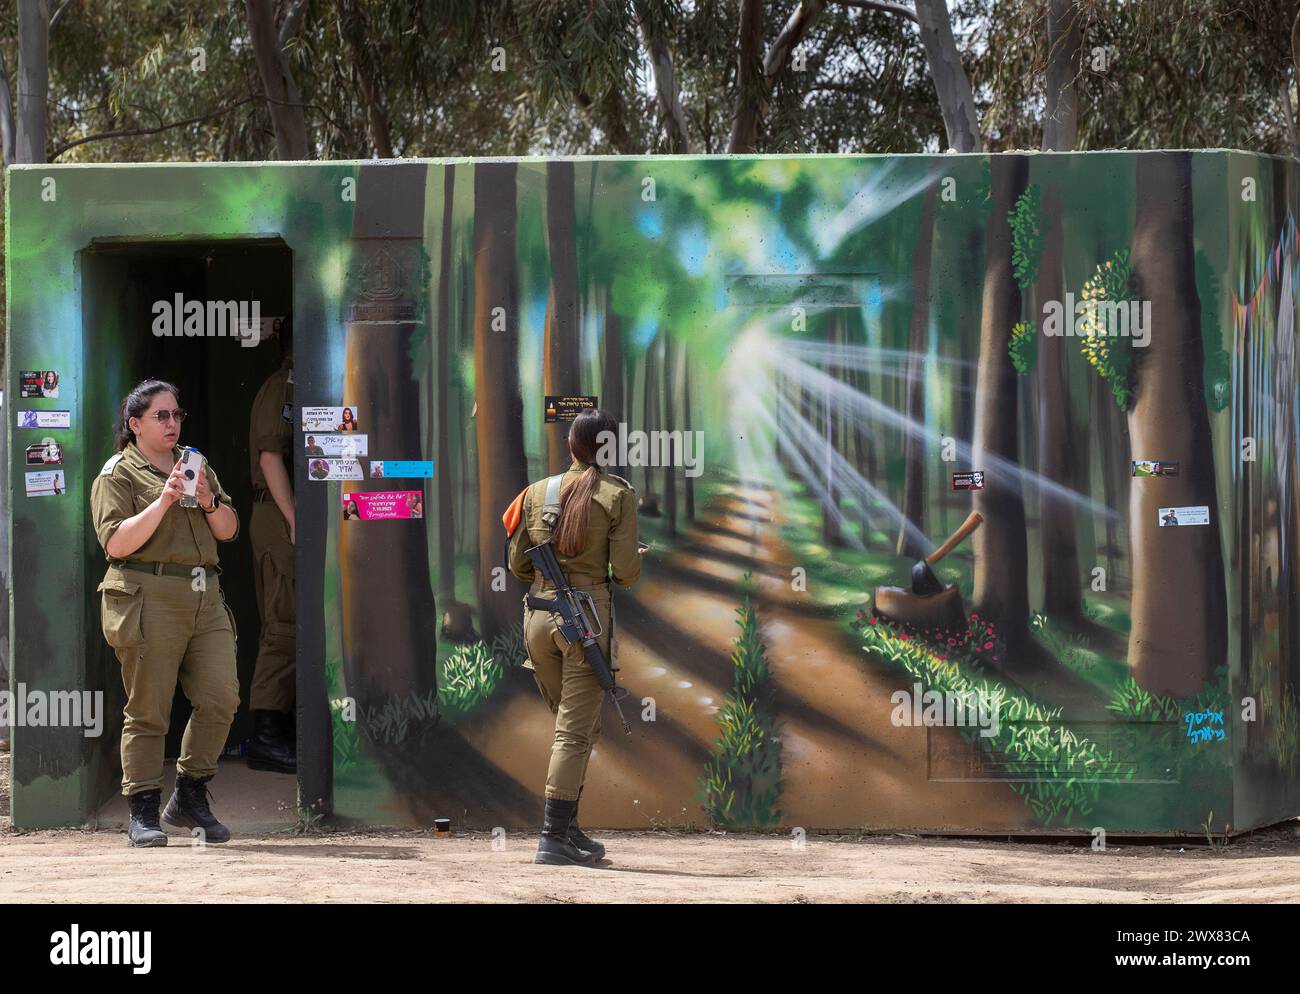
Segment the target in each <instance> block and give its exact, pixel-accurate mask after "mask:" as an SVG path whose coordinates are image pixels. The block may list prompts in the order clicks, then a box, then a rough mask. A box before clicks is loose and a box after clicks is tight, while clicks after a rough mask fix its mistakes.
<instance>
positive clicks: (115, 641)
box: [99, 577, 144, 649]
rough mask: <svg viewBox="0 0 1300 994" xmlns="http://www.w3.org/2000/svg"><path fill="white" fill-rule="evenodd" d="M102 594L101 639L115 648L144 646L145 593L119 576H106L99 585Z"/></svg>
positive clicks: (139, 587)
mask: <svg viewBox="0 0 1300 994" xmlns="http://www.w3.org/2000/svg"><path fill="white" fill-rule="evenodd" d="M99 591H100V593H102V594H103V601H102V603H101V604H100V620H101V622H102V623H103V626H104V638H105V639H106V640H107V641H108V644H109V645H111V646H112V647H113V648H114V649H131V648H134V647H135V646H139V645H144V626H143V621H142V619H143V615H144V590H143V588H142V587H141V586H140V584H138V583H132V582H131V581H130V580H124V579H122V578H121V577H107V578H105V579H104V581H103V582H102V583H101V584H100V585H99Z"/></svg>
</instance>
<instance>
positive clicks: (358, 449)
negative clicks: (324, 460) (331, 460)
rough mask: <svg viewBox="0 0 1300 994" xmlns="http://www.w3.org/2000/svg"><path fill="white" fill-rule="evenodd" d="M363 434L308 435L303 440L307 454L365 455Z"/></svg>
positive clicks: (366, 453)
mask: <svg viewBox="0 0 1300 994" xmlns="http://www.w3.org/2000/svg"><path fill="white" fill-rule="evenodd" d="M367 444H368V443H367V436H365V435H308V436H307V437H306V439H304V440H303V445H304V447H305V450H306V454H307V455H309V456H367V455H369V454H370V451H369V449H368V447H367Z"/></svg>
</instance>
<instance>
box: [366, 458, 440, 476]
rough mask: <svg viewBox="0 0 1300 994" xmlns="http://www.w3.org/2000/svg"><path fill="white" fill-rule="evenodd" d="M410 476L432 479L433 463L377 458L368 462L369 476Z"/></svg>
mask: <svg viewBox="0 0 1300 994" xmlns="http://www.w3.org/2000/svg"><path fill="white" fill-rule="evenodd" d="M384 477H410V478H413V479H420V480H431V479H433V463H431V462H418V461H417V462H407V461H402V460H400V459H378V460H371V462H370V478H371V479H372V480H378V479H382V478H384Z"/></svg>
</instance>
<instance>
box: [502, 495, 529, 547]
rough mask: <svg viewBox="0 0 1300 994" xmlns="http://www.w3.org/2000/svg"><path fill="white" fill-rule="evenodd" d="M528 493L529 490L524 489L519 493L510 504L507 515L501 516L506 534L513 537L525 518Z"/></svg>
mask: <svg viewBox="0 0 1300 994" xmlns="http://www.w3.org/2000/svg"><path fill="white" fill-rule="evenodd" d="M526 493H528V488H527V487H524V489H523V490H521V491H519V496H518V497H516V498H515V499H514V500H512V501H511V502H510V506H509V507H507V508H506V513H505V514H503V515H501V523H502V524H503V525H505V526H506V534H507V535H513V534H514V533H515V529H516V528H518V527H519V521H520V519H522V518H523V516H524V494H526Z"/></svg>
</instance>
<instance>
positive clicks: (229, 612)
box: [221, 593, 239, 642]
mask: <svg viewBox="0 0 1300 994" xmlns="http://www.w3.org/2000/svg"><path fill="white" fill-rule="evenodd" d="M221 606H222V607H223V608H224V609H225V611H226V617H227V618H229V619H230V634H231V635H233V636H234V637H235V641H236V642H238V641H239V628H238V626H236V624H235V612H234V611H232V610H230V605H229V604H227V603H226V595H225V594H224V593H222V595H221Z"/></svg>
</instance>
